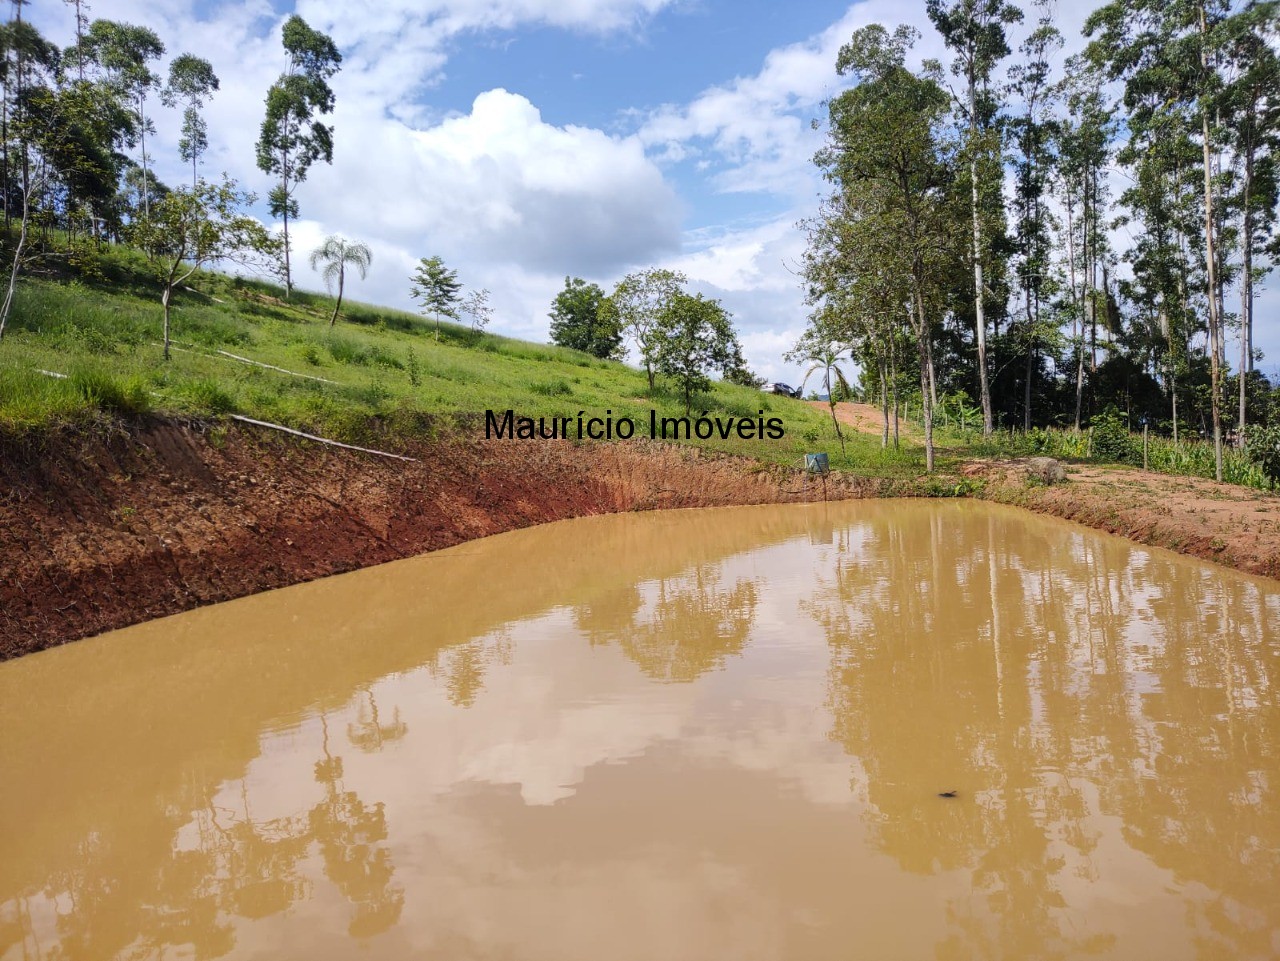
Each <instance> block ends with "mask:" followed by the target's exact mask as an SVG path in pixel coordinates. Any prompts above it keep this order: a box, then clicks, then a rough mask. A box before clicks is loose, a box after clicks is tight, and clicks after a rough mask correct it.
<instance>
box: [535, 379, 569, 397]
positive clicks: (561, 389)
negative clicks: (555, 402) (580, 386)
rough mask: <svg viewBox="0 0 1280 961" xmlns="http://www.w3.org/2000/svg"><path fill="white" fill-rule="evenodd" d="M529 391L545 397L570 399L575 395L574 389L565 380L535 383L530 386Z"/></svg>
mask: <svg viewBox="0 0 1280 961" xmlns="http://www.w3.org/2000/svg"><path fill="white" fill-rule="evenodd" d="M529 390H531V391H533V393H535V394H539V395H541V396H543V397H569V396H571V395H572V394H573V387H571V386H570V385H569V383H568V381H566V380H563V379H556V380H540V381H535V382H534V383H532V384H530V385H529Z"/></svg>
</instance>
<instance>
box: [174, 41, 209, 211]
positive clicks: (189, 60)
mask: <svg viewBox="0 0 1280 961" xmlns="http://www.w3.org/2000/svg"><path fill="white" fill-rule="evenodd" d="M217 89H218V75H217V74H216V73H214V72H213V65H212V64H211V63H209V61H208V60H205V59H204V58H203V57H197V56H196V55H195V54H192V53H184V54H181V55H180V56H177V57H174V58H173V62H172V63H170V64H169V82H168V84H166V86H165V88H164V90H162V91H161V93H160V99H161V101H162V102H163V103H164V105H165V106H166V107H178V106H180V107H182V136H181V137H180V138H179V140H178V154H179V155H180V156H181V157H182V159H183V160H186V161H189V162H190V163H191V186H192V188H194V187H195V186H196V181H197V180H198V179H199V171H198V169H197V165H198V163H199V161H200V155H201V154H203V153H204V152H205V151H206V150H207V149H208V148H209V128H208V125H207V124H206V123H205V121H204V117H203V116H201V114H200V108H201V107H203V106H204V103H205V101H206V100H207V99H208V98H209V97H211V96H212V95H213V93H214V91H215V90H217Z"/></svg>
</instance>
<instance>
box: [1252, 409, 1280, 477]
mask: <svg viewBox="0 0 1280 961" xmlns="http://www.w3.org/2000/svg"><path fill="white" fill-rule="evenodd" d="M1244 449H1245V452H1246V453H1247V454H1248V455H1249V460H1251V461H1252V462H1253V463H1254V464H1256V465H1257V466H1258V467H1259V468H1260V469H1261V470H1262V473H1263V474H1264V475H1265V476H1266V478H1267V482H1268V483H1269V484H1270V485H1271V487H1272V489H1274V488H1275V486H1276V484H1278V483H1280V426H1277V425H1274V424H1273V425H1272V426H1270V427H1259V426H1252V427H1249V428H1248V429H1247V430H1246V431H1245V435H1244Z"/></svg>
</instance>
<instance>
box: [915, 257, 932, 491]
mask: <svg viewBox="0 0 1280 961" xmlns="http://www.w3.org/2000/svg"><path fill="white" fill-rule="evenodd" d="M915 301H916V323H915V325H914V326H915V328H916V344H917V348H916V349H917V350H918V352H919V355H920V407H921V414H922V416H923V418H924V464H925V470H926V471H928V472H929V473H930V474H932V473H933V403H932V402H931V396H930V391H931V389H932V387H933V376H932V370H933V356H932V351H930V350H929V325H928V324H927V323H926V322H925V317H924V296H923V294H922V292H921V290H920V279H919V277H917V278H916V280H915Z"/></svg>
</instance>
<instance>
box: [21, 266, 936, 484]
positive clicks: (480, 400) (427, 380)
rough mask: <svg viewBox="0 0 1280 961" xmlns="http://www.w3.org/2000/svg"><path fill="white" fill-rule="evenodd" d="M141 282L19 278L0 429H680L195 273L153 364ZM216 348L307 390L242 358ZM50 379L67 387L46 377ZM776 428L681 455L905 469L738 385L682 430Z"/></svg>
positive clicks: (633, 406) (414, 334)
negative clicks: (201, 420) (818, 459)
mask: <svg viewBox="0 0 1280 961" xmlns="http://www.w3.org/2000/svg"><path fill="white" fill-rule="evenodd" d="M151 269H152V268H150V267H149V265H148V264H147V262H146V259H145V258H144V257H142V256H141V255H138V254H137V253H136V252H133V251H125V250H118V251H111V252H110V253H109V254H107V255H99V256H98V258H97V261H96V265H95V269H94V270H92V271H91V272H90V273H89V275H88V276H81V277H77V278H75V279H71V280H65V279H62V280H55V279H47V278H41V279H27V280H25V281H23V282H22V283H21V284H20V286H19V289H18V292H17V296H16V301H15V305H14V311H13V315H12V317H11V318H10V323H9V327H8V329H7V330H6V333H5V338H4V340H3V341H0V432H5V433H9V434H13V433H22V432H27V431H35V430H41V429H47V428H49V427H51V426H53V425H55V424H59V423H74V422H81V421H86V420H88V419H91V418H93V417H96V416H100V415H101V412H103V411H106V412H110V413H114V414H121V415H126V416H127V415H135V414H139V413H142V412H144V411H148V410H149V411H153V412H156V413H160V414H178V415H186V416H195V417H208V418H214V417H217V416H220V415H223V414H227V413H240V414H244V415H247V416H250V417H254V418H258V419H261V420H267V421H272V422H275V423H280V424H284V425H287V426H290V427H294V428H297V429H301V430H306V431H310V432H314V433H318V434H321V435H323V436H327V437H334V438H336V439H341V440H347V441H355V442H361V441H364V442H371V441H378V442H380V443H383V444H386V445H391V446H394V444H395V443H396V442H397V440H405V439H412V437H413V436H415V435H418V434H421V433H422V432H424V431H426V430H430V429H438V428H439V427H441V426H442V425H444V426H450V425H452V426H455V427H456V428H457V429H459V430H464V431H469V432H479V431H482V430H483V412H484V411H486V410H491V409H492V410H497V411H505V410H506V409H507V408H512V409H514V410H515V412H516V414H517V416H531V417H539V416H567V417H573V418H575V419H576V417H577V414H578V412H579V411H586V412H587V414H588V416H590V415H602V414H603V413H604V412H605V411H612V416H613V417H614V418H615V420H616V419H618V418H620V417H624V416H625V417H630V418H632V419H633V420H635V421H636V423H637V425H638V428H639V430H638V432H637V433H638V434H645V435H647V425H648V423H649V411H650V409H651V408H653V409H656V410H657V411H658V416H659V417H663V416H667V417H673V416H681V415H682V414H683V413H684V411H683V404H682V402H681V400H680V398H679V397H678V396H677V393H676V391H675V389H674V388H673V387H672V386H670V385H667V384H664V383H662V382H661V381H659V384H658V385H657V387H656V389H655V390H654V391H653V393H652V394H650V391H649V389H648V384H647V381H646V378H645V375H644V373H643V372H642V371H639V370H636V369H635V368H632V367H629V366H627V365H625V364H620V363H616V362H613V361H604V360H599V359H597V358H594V357H591V356H589V355H586V354H583V353H580V352H578V351H573V350H568V349H564V348H560V347H555V346H549V345H545V344H533V343H529V342H526V341H520V340H515V339H512V338H507V337H501V336H496V335H492V334H476V333H475V332H473V331H471V330H470V329H468V328H465V327H463V326H460V325H456V324H451V323H447V322H446V323H442V324H441V325H440V337H439V340H438V341H437V340H436V336H435V323H434V320H432V319H430V318H425V317H421V316H418V315H415V314H411V313H406V312H403V311H397V310H392V309H388V308H383V307H377V306H372V305H368V304H362V303H358V302H352V301H344V302H343V309H342V317H341V318H340V319H339V321H338V324H337V326H336V327H335V328H330V327H329V325H328V316H329V312H330V310H331V305H332V301H331V300H330V299H329V298H328V297H325V296H323V295H319V294H313V293H309V292H303V291H295V292H294V294H293V296H292V297H291V298H290V301H289V302H288V303H286V302H285V301H284V299H283V292H282V290H281V289H280V288H278V287H275V286H273V285H271V284H267V283H264V282H261V281H254V280H243V279H235V278H231V277H227V276H224V275H219V274H211V273H202V274H198V275H197V276H196V277H195V278H194V279H193V281H192V284H191V286H192V287H194V288H195V291H180V292H179V293H178V294H177V296H176V297H175V301H174V305H173V310H172V329H171V330H172V332H171V336H172V339H173V345H174V348H175V349H174V351H173V354H172V359H171V360H169V361H168V362H165V361H164V360H163V358H162V352H161V346H160V340H161V308H160V303H159V296H158V290H157V288H156V286H155V282H154V278H153V277H152V276H150V275H149V273H148V271H150V270H151ZM218 351H224V352H226V353H230V354H236V355H238V356H239V357H243V358H247V359H249V360H253V361H256V362H258V363H260V364H269V365H272V366H273V367H279V368H284V370H287V371H292V372H295V373H297V374H302V375H305V376H290V375H289V374H287V373H282V372H280V371H277V370H271V369H267V368H264V367H256V366H252V365H250V364H245V363H242V362H240V361H237V360H235V359H233V358H231V357H228V356H226V355H225V354H220V353H218ZM41 370H44V371H52V372H55V373H59V374H64V375H66V377H65V378H57V377H50V376H47V375H45V374H41V373H39V371H41ZM760 410H763V411H764V412H765V416H766V417H780V418H782V420H783V423H784V430H785V437H784V439H782V440H763V441H760V440H751V441H744V440H741V439H738V438H731V439H729V440H727V441H726V440H721V439H719V438H716V439H714V440H710V441H693V442H692V443H694V444H696V445H697V446H701V447H704V448H708V449H713V450H721V451H726V452H731V453H736V454H743V455H747V456H751V457H756V458H760V459H764V460H768V461H774V462H780V463H796V462H797V461H798V459H799V457H800V455H801V454H803V453H804V452H806V451H813V450H826V451H828V452H830V453H831V454H832V461H833V464H834V465H835V466H837V467H840V466H845V467H849V468H851V469H855V470H859V471H865V472H870V473H884V472H886V471H888V472H890V473H913V472H914V471H915V463H914V461H913V460H912V459H911V458H910V457H904V456H902V455H898V456H897V457H896V458H894V457H890V458H887V459H886V455H883V454H882V453H881V452H880V449H879V445H878V442H877V441H875V440H874V439H863V438H853V439H852V441H851V443H850V445H849V451H850V454H849V458H848V459H847V461H844V462H843V463H842V458H841V457H840V454H839V444H838V443H837V441H836V439H835V435H834V431H833V428H832V426H831V422H830V419H829V417H827V416H826V415H825V414H824V413H823V412H821V411H816V410H814V409H812V408H810V407H809V406H808V405H806V404H803V403H801V402H799V401H793V400H790V399H787V398H781V397H775V396H771V395H766V394H764V393H761V392H759V391H755V390H752V389H750V388H745V387H739V386H735V385H730V384H716V385H715V386H714V387H713V389H712V390H711V391H710V392H709V393H708V394H706V395H703V396H701V397H699V398H697V402H696V406H695V408H694V415H695V416H697V414H699V413H701V412H702V411H706V412H708V414H709V415H710V416H712V417H721V418H724V417H727V416H729V415H733V416H737V417H745V416H750V417H752V418H754V417H756V416H757V412H758V411H760Z"/></svg>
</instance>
